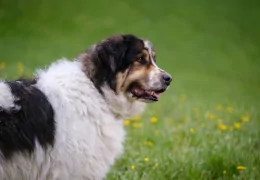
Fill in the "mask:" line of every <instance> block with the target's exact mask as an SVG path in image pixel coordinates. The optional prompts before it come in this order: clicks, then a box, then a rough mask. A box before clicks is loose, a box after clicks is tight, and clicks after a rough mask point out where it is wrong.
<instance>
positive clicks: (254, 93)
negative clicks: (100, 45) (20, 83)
mask: <svg viewBox="0 0 260 180" xmlns="http://www.w3.org/2000/svg"><path fill="white" fill-rule="evenodd" d="M117 33H131V34H135V35H138V36H141V37H143V38H147V39H149V40H150V41H152V43H153V44H154V46H155V48H156V51H157V55H158V58H157V61H158V65H159V66H160V67H161V68H162V69H165V70H166V71H168V72H170V73H171V74H172V76H173V78H174V80H173V83H172V85H171V87H170V90H169V91H168V92H167V93H165V94H164V95H163V96H162V99H161V101H160V102H159V103H157V104H153V105H151V106H150V109H148V110H147V112H146V113H145V115H144V123H145V122H148V121H149V118H150V116H155V115H156V117H158V119H171V118H173V119H175V120H176V119H177V120H178V118H179V117H184V116H188V117H189V118H188V119H189V120H188V121H185V122H183V123H182V125H183V126H184V127H186V130H187V128H188V129H189V128H190V125H191V124H192V126H193V127H195V128H197V129H198V128H199V127H200V123H201V122H202V121H204V116H201V118H199V120H197V121H194V117H193V115H192V113H191V111H192V109H193V108H194V107H196V108H197V107H200V106H201V107H203V108H202V110H201V111H205V113H207V112H208V111H214V110H215V106H217V104H221V105H223V107H225V106H231V107H232V108H234V109H236V108H237V111H236V110H234V113H235V112H236V113H237V114H235V115H234V116H230V115H227V116H228V117H229V116H230V118H227V119H232V118H233V119H234V122H235V121H237V119H239V117H240V116H241V115H242V114H243V113H244V112H248V109H251V111H249V112H251V113H249V114H250V115H248V116H250V123H251V124H250V125H248V128H247V129H245V132H243V135H241V136H240V135H238V136H237V135H234V137H242V136H243V138H245V139H243V138H242V139H241V142H240V143H238V144H239V145H238V144H237V142H232V143H231V144H229V145H230V146H231V148H230V149H229V152H230V154H234V155H235V158H237V157H243V156H245V155H244V154H245V153H248V151H247V150H246V149H243V148H242V146H243V147H253V149H252V152H250V154H251V155H252V156H251V157H250V158H251V159H250V158H248V157H245V158H244V163H245V164H249V165H250V166H252V167H254V168H256V169H258V170H259V169H260V160H259V154H258V152H260V149H259V146H260V145H259V144H260V142H259V129H260V126H259V115H258V111H259V107H260V1H257V0H255V1H253V0H248V1H245V0H219V1H210V0H200V1H194V0H161V2H160V1H159V0H149V1H148V0H147V1H146V0H139V1H137V0H131V1H130V0H129V1H127V0H124V1H119V0H109V1H108V0H107V1H105V0H102V1H98V0H97V1H83V0H74V1H69V0H39V1H35V0H0V63H5V65H4V66H2V69H0V77H2V78H10V79H13V78H17V77H18V73H17V71H18V70H17V63H19V62H20V66H21V64H22V66H23V69H24V70H23V73H24V74H25V75H27V76H31V75H32V74H33V72H34V71H35V69H36V68H40V67H41V68H43V67H46V66H47V65H49V64H50V63H51V62H53V61H55V60H57V59H59V58H62V57H67V58H70V59H73V58H74V57H75V56H77V55H78V54H79V53H80V52H82V51H84V50H85V49H87V48H88V47H89V46H90V45H91V44H93V43H96V42H97V41H100V40H102V39H104V38H106V37H107V36H110V35H112V34H117ZM18 66H19V65H18ZM18 69H19V67H18ZM179 97H180V98H182V99H183V97H185V98H184V99H186V97H188V98H187V99H188V104H186V106H183V105H180V104H179V102H178V100H177V99H178V98H179ZM180 106H182V108H180ZM210 108H212V109H210ZM213 109H214V110H213ZM176 114H177V115H176ZM216 116H217V115H216ZM221 118H223V117H221ZM236 118H237V119H236ZM224 119H225V118H224ZM146 120H147V121H146ZM198 124H199V125H198ZM165 126H168V125H166V124H165V122H164V123H161V124H159V125H158V127H157V129H158V130H161V131H164V132H165V134H164V136H163V137H164V141H165V142H168V139H170V138H171V137H169V136H168V135H169V134H167V133H171V132H172V131H171V130H172V128H173V129H174V128H175V127H176V126H174V125H172V128H169V127H165ZM212 126H213V125H212ZM148 127H149V128H148ZM151 129H154V127H150V126H148V125H147V128H144V129H143V130H142V132H135V131H133V130H131V129H129V134H130V135H129V137H128V138H129V139H128V140H127V145H126V154H125V155H124V156H123V158H122V159H120V160H119V161H118V164H117V165H116V166H115V167H114V169H113V170H112V173H111V174H110V175H109V178H110V179H124V178H126V179H172V178H174V177H175V178H180V179H184V180H185V179H200V178H201V179H204V178H205V179H207V178H208V179H217V178H223V176H224V175H223V174H222V171H224V168H226V169H228V167H229V166H228V164H230V166H232V167H233V165H234V164H235V163H233V164H232V162H233V160H231V159H230V161H229V163H226V164H225V163H222V164H221V163H220V164H218V161H217V162H215V161H214V162H213V163H216V167H219V169H218V168H216V167H215V166H212V167H214V168H212V169H211V170H209V174H208V176H201V173H202V172H204V170H205V168H204V169H203V167H200V166H197V164H198V163H201V162H204V160H205V158H206V160H207V156H206V155H205V154H204V155H201V154H197V155H194V154H193V153H194V152H193V151H194V150H193V149H190V150H191V151H189V152H186V151H185V152H186V154H185V153H184V155H185V156H186V157H188V156H187V153H191V157H192V156H195V157H197V159H193V158H191V157H190V159H189V160H190V161H188V162H189V163H188V164H190V166H188V167H187V169H185V168H184V170H183V169H182V171H178V173H177V174H176V173H175V172H174V171H173V170H172V169H171V168H169V171H167V167H166V166H162V168H161V171H159V170H158V171H154V170H152V171H151V169H150V170H149V168H145V167H143V169H139V170H138V169H137V168H136V172H135V173H133V172H131V170H128V168H127V167H130V166H131V163H132V162H133V161H134V160H133V158H134V157H135V155H133V154H131V152H132V150H131V148H133V147H134V146H135V145H136V144H135V143H136V141H137V140H138V139H141V138H143V137H147V136H150V130H151ZM216 129H218V128H217V126H216ZM168 131H169V132H168ZM183 131H185V128H184V130H183ZM197 131H201V132H202V136H199V137H198V144H197V146H196V147H197V148H198V147H200V146H199V145H200V143H199V142H201V143H202V144H203V143H204V144H205V143H206V145H205V147H204V150H205V151H207V150H209V149H207V145H208V144H207V143H208V142H215V141H218V140H219V138H220V137H219V136H217V135H216V136H214V137H213V138H212V139H205V137H204V135H203V134H204V133H205V132H204V131H203V130H196V132H197ZM205 131H206V132H211V129H210V128H208V129H206V130H205ZM252 132H253V133H252ZM205 134H206V133H205ZM173 136H174V135H173ZM175 136H179V137H180V139H179V141H177V142H176V140H175V141H174V142H172V141H169V142H170V145H169V143H168V145H167V146H165V148H163V149H164V150H162V149H160V147H158V148H157V150H156V148H155V150H154V152H155V151H156V152H157V151H158V152H159V150H160V152H161V151H162V153H161V154H163V155H166V154H169V153H171V152H173V150H172V149H175V151H178V152H179V153H180V154H179V156H181V152H183V151H184V149H183V147H182V145H183V144H182V143H184V142H185V139H186V138H187V137H188V135H187V134H183V133H182V132H181V130H180V132H176V134H175ZM230 136H232V134H231V135H230ZM150 138H152V137H150ZM167 138H168V139H167ZM248 139H251V141H249V140H248ZM252 139H253V140H252ZM153 141H154V142H156V141H162V137H159V138H154V139H153ZM162 142H163V141H162ZM252 143H253V144H252ZM155 144H156V143H155ZM166 144H167V143H166ZM176 144H177V145H176ZM213 144H214V143H213ZM240 145H241V147H240ZM173 146H175V147H174V148H173ZM221 147H222V146H221ZM223 147H227V146H226V144H225V143H224V144H223ZM178 148H179V149H178ZM202 149H203V148H202ZM237 149H238V150H239V151H240V152H239V153H238V154H236V152H237V151H236V150H237ZM136 150H137V149H136ZM137 151H138V153H137V154H139V155H140V158H141V159H142V157H143V156H142V155H143V154H145V153H148V151H146V150H145V149H138V150H137ZM149 152H150V151H149ZM221 153H223V149H221V148H220V149H219V157H220V159H221V157H223V158H224V157H225V155H224V153H223V154H221ZM148 154H149V153H148ZM195 154H196V153H195ZM157 155H158V154H157ZM175 155H176V154H175ZM222 155H223V156H222ZM236 155H237V156H236ZM136 156H137V155H136ZM154 157H156V158H157V159H158V161H159V162H161V163H162V164H163V162H166V164H168V165H169V166H171V163H172V167H176V168H178V167H180V166H179V165H180V164H181V163H182V162H183V161H182V160H180V162H179V163H180V164H176V163H173V161H170V162H168V163H167V160H166V161H164V160H165V159H164V158H166V156H161V155H158V156H156V155H154ZM167 157H168V156H167ZM135 158H136V157H135ZM135 158H134V159H135ZM137 159H138V158H137ZM154 159H155V158H154ZM163 159H164V160H163ZM238 159H239V158H238ZM242 159H243V158H242ZM256 159H257V161H255V160H256ZM206 160H205V161H206ZM222 160H223V159H222ZM251 160H252V161H251ZM223 161H224V160H223ZM241 161H242V162H243V160H241ZM166 164H164V165H166ZM223 166H224V167H223ZM226 166H228V167H226ZM234 166H235V165H234ZM205 167H209V166H205ZM193 168H195V170H194V169H193ZM196 168H199V169H196ZM200 168H201V169H200ZM206 169H207V168H206ZM230 169H232V168H230ZM193 170H194V172H196V173H194V172H193ZM251 170H252V171H250V170H248V174H247V175H245V179H249V178H252V179H254V178H256V177H257V175H260V174H259V172H257V170H256V171H255V170H253V168H251ZM205 171H206V172H208V171H207V170H205ZM215 171H216V172H215ZM231 171H232V173H233V174H236V173H235V171H233V170H231ZM160 172H161V174H160ZM154 173H159V174H154ZM224 174H225V173H224ZM227 174H228V173H227ZM233 174H231V175H230V177H233ZM155 177H157V178H155ZM163 177H164V178H163ZM196 177H197V178H196ZM258 177H259V176H258ZM233 178H234V177H233Z"/></svg>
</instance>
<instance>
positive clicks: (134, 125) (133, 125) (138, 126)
mask: <svg viewBox="0 0 260 180" xmlns="http://www.w3.org/2000/svg"><path fill="white" fill-rule="evenodd" d="M132 127H133V128H141V127H143V124H142V123H137V122H135V123H133V124H132Z"/></svg>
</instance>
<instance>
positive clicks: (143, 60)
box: [138, 57, 146, 65]
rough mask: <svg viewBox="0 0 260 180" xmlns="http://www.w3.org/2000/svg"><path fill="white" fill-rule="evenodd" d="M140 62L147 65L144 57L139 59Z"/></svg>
mask: <svg viewBox="0 0 260 180" xmlns="http://www.w3.org/2000/svg"><path fill="white" fill-rule="evenodd" d="M138 62H139V63H140V64H143V65H144V64H146V60H145V59H144V58H143V57H140V58H138Z"/></svg>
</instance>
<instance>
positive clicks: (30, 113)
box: [0, 34, 172, 180]
mask: <svg viewBox="0 0 260 180" xmlns="http://www.w3.org/2000/svg"><path fill="white" fill-rule="evenodd" d="M171 80H172V77H171V75H170V74H168V73H167V72H165V71H164V70H162V69H160V68H159V67H158V66H157V65H156V53H155V49H154V47H153V45H152V43H151V42H150V41H148V40H146V39H142V38H140V37H138V36H136V35H132V34H116V35H111V36H109V37H107V38H106V39H104V40H102V41H99V42H98V43H97V44H95V45H93V46H91V47H90V48H88V49H87V50H86V51H84V52H82V53H80V54H79V55H78V56H76V57H75V58H74V60H73V61H70V60H68V59H66V58H63V59H59V60H57V61H55V62H53V63H51V64H50V65H49V67H47V68H43V69H38V70H37V71H36V73H35V76H34V78H33V79H31V80H30V79H28V80H27V79H20V80H16V81H11V80H10V81H8V80H5V81H0V179H1V180H101V179H104V178H105V177H106V175H107V173H108V171H109V169H110V167H111V166H112V165H113V164H114V162H115V160H116V159H117V158H118V157H120V155H121V154H122V153H123V142H124V137H125V130H124V127H123V120H124V119H126V118H129V117H132V116H135V115H140V114H141V113H142V112H143V111H144V109H145V106H146V104H147V103H152V102H156V101H158V99H159V97H160V95H161V93H163V92H164V91H166V90H167V88H168V87H169V85H170V83H171Z"/></svg>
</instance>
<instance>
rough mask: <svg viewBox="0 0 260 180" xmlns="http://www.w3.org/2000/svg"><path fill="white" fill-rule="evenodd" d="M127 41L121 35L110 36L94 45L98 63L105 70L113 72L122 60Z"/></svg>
mask: <svg viewBox="0 0 260 180" xmlns="http://www.w3.org/2000/svg"><path fill="white" fill-rule="evenodd" d="M127 49H128V43H127V41H126V40H125V38H124V37H123V36H121V35H115V36H111V37H109V38H108V39H106V40H103V41H102V42H101V43H100V44H98V45H97V47H96V56H97V60H98V63H100V65H101V66H103V67H104V68H105V69H106V70H110V71H111V72H113V73H115V72H116V71H117V70H118V69H119V68H120V67H121V65H122V63H123V62H124V58H125V54H126V52H127Z"/></svg>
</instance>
